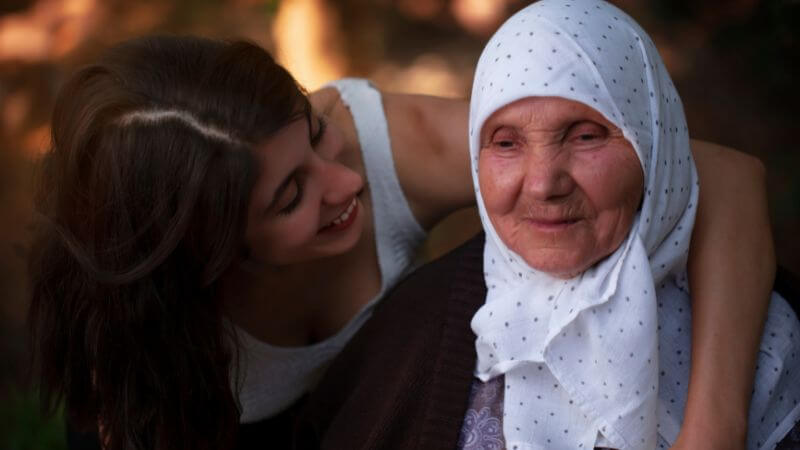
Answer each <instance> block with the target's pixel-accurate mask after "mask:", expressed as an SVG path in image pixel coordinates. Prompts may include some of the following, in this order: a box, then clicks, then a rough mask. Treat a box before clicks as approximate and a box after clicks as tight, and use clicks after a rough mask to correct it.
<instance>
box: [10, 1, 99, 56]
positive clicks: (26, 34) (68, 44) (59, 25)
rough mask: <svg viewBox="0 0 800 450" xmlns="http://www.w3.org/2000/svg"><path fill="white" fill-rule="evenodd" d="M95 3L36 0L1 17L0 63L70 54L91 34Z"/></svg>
mask: <svg viewBox="0 0 800 450" xmlns="http://www.w3.org/2000/svg"><path fill="white" fill-rule="evenodd" d="M96 3H97V2H96V0H39V1H37V2H35V3H34V4H33V6H31V8H30V9H28V10H27V11H25V12H22V13H17V14H10V15H7V16H5V17H0V61H3V60H21V61H26V62H37V61H43V60H46V59H50V58H53V57H61V56H63V55H65V54H66V53H69V52H70V51H72V50H73V49H75V47H77V45H78V44H80V42H81V41H82V40H83V39H84V38H85V37H86V36H88V35H89V34H90V33H91V32H92V31H94V23H95V21H94V18H95V12H96V11H97V10H98V5H97V4H96Z"/></svg>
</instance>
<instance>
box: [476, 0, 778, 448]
mask: <svg viewBox="0 0 800 450" xmlns="http://www.w3.org/2000/svg"><path fill="white" fill-rule="evenodd" d="M532 96H551V97H552V96H555V97H562V98H566V99H569V100H574V101H577V102H580V103H583V104H586V105H588V106H590V107H592V108H594V109H595V110H597V111H599V112H600V113H601V114H603V115H604V116H605V117H606V119H608V120H609V121H610V122H612V123H614V124H615V125H616V126H618V127H619V128H620V129H621V130H622V132H623V134H624V136H625V138H626V139H627V140H628V141H629V142H630V143H631V144H632V145H633V147H634V149H635V150H636V153H637V156H638V157H639V160H640V162H641V164H642V168H643V171H644V175H645V186H644V190H645V192H643V200H642V205H641V209H640V211H639V213H638V215H637V218H636V220H635V222H634V224H633V226H632V229H631V231H630V233H629V235H628V238H627V240H626V241H625V242H624V243H623V244H622V245H621V246H620V247H619V248H618V249H617V250H616V251H615V252H614V253H613V254H612V255H610V256H609V257H608V258H606V259H604V260H603V261H601V262H599V263H598V264H596V265H595V266H594V267H592V268H590V269H589V270H587V271H586V272H584V273H583V274H581V275H580V276H578V277H576V278H574V279H571V280H559V279H555V278H553V277H550V276H548V275H547V274H545V273H541V272H537V271H535V270H533V269H531V268H530V267H529V266H528V265H527V264H526V263H525V261H524V260H523V259H522V258H520V257H519V256H518V255H517V254H516V253H515V252H514V251H512V250H511V249H509V248H507V247H506V245H505V244H504V243H503V242H502V240H501V239H500V238H499V236H498V235H497V233H496V231H495V230H494V228H493V226H492V223H491V221H490V220H489V218H488V217H487V214H486V209H485V207H484V203H483V199H482V197H481V193H480V188H479V184H478V177H477V174H478V170H479V167H478V152H479V151H480V133H481V127H482V126H483V124H484V122H485V121H486V120H487V118H489V117H490V116H491V115H492V114H493V113H494V112H495V111H497V110H498V109H500V108H502V107H503V106H505V105H508V104H510V103H512V102H514V101H516V100H519V99H522V98H526V97H532ZM469 142H470V157H471V162H472V169H473V181H474V185H475V191H476V195H477V202H478V209H479V212H480V215H481V221H482V223H483V226H484V229H485V231H486V236H487V239H486V247H485V249H484V271H485V280H486V286H487V292H488V293H487V298H486V303H485V304H484V306H483V307H481V308H480V309H479V310H478V311H477V312H476V314H475V316H474V317H473V321H472V328H473V330H474V331H475V333H476V335H477V338H476V350H477V354H478V361H477V367H476V376H478V377H479V378H480V379H481V380H484V381H485V380H488V379H491V378H494V377H495V376H498V375H501V374H502V375H504V377H505V383H506V386H505V389H506V390H505V402H504V418H503V432H504V436H505V439H506V444H507V446H508V448H514V447H515V446H516V447H517V448H520V449H522V448H542V447H543V448H592V447H594V446H595V445H606V446H609V447H615V448H653V447H655V446H656V445H657V444H658V443H659V441H658V436H659V435H660V436H662V437H663V438H665V439H666V441H667V442H669V443H672V442H673V441H674V439H675V438H676V436H677V433H678V430H679V427H680V423H681V420H682V414H683V407H684V405H685V401H686V385H687V384H688V382H686V380H688V368H689V361H690V359H689V354H688V353H689V352H688V350H689V348H690V344H689V335H688V331H689V328H690V326H691V320H690V316H689V312H688V310H689V306H690V303H689V297H688V286H687V283H686V272H685V271H686V260H687V253H688V248H689V238H690V236H691V230H692V227H693V224H694V217H695V206H696V204H697V198H698V190H699V187H698V179H697V174H696V171H695V168H694V163H693V161H692V157H691V152H690V148H689V135H688V127H687V125H686V119H685V117H684V114H683V108H682V105H681V101H680V98H679V96H678V94H677V92H676V90H675V87H674V86H673V84H672V81H671V80H670V77H669V75H668V73H667V71H666V69H665V67H664V64H663V62H662V61H661V58H660V57H659V55H658V52H657V50H656V48H655V46H654V44H653V42H652V41H651V39H650V38H649V36H648V35H647V34H646V33H645V32H644V31H643V30H642V29H641V28H640V27H639V26H638V24H636V23H635V22H634V21H633V20H632V19H631V18H630V17H629V16H627V15H626V14H625V13H623V12H622V11H620V10H619V9H617V8H616V7H614V6H612V5H610V4H608V3H606V2H603V1H599V0H542V1H539V2H537V3H534V4H532V5H530V6H528V7H526V8H524V9H523V10H521V11H520V12H518V13H517V14H515V15H514V16H513V17H511V18H510V19H509V20H508V21H507V22H506V23H505V24H503V25H502V27H501V28H500V29H499V30H498V31H497V33H496V34H495V35H494V36H493V37H492V38H491V40H490V41H489V43H488V44H487V46H486V48H485V49H484V51H483V54H482V55H481V58H480V61H479V63H478V66H477V68H476V73H475V80H474V84H473V88H472V98H471V103H470V120H469ZM659 305H665V306H664V307H663V308H659ZM662 309H663V310H665V311H668V312H666V313H662V311H661V310H662ZM662 328H670V329H669V330H662ZM659 346H661V351H659ZM681 380H684V381H683V382H681ZM598 436H600V438H599V439H598ZM761 439H762V442H763V439H765V438H763V436H762V437H761Z"/></svg>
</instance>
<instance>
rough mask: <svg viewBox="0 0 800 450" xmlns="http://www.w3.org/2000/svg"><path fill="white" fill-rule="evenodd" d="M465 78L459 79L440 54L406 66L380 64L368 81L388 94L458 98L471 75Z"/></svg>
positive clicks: (468, 82) (419, 58)
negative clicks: (373, 82) (370, 80)
mask: <svg viewBox="0 0 800 450" xmlns="http://www.w3.org/2000/svg"><path fill="white" fill-rule="evenodd" d="M464 75H465V76H461V77H459V76H458V75H457V74H456V73H455V71H454V70H453V68H452V67H450V66H449V65H448V63H447V60H445V59H444V58H443V57H442V56H441V55H438V54H425V55H421V56H420V57H418V58H416V59H415V60H414V62H412V63H411V65H410V66H408V67H403V68H401V67H397V66H396V65H394V64H391V63H383V64H382V65H380V67H379V68H378V70H377V71H375V72H374V73H372V74H370V78H371V79H373V80H375V82H376V83H377V84H378V85H379V86H381V87H382V88H384V89H386V90H387V91H394V92H413V93H417V94H428V95H440V96H444V97H459V98H461V97H464V95H465V94H466V93H468V92H469V84H470V82H471V80H472V73H471V72H470V73H469V74H464Z"/></svg>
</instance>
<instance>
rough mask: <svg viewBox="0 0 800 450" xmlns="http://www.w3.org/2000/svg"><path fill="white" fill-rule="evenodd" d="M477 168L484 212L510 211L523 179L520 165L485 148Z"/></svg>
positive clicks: (514, 203)
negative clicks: (484, 207)
mask: <svg viewBox="0 0 800 450" xmlns="http://www.w3.org/2000/svg"><path fill="white" fill-rule="evenodd" d="M478 169H479V171H478V184H479V185H480V190H481V197H482V198H483V203H484V205H485V206H486V212H487V213H488V214H489V215H490V216H497V215H504V214H509V213H511V212H512V211H513V210H514V208H515V206H516V204H517V200H518V196H519V191H520V185H521V183H522V180H523V176H522V175H523V174H522V166H521V165H520V164H518V163H515V161H513V160H509V159H507V158H503V157H498V156H496V155H492V154H491V152H490V151H488V150H487V151H486V152H481V155H480V160H479V162H478Z"/></svg>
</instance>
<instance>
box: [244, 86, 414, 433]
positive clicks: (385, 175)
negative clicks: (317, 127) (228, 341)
mask: <svg viewBox="0 0 800 450" xmlns="http://www.w3.org/2000/svg"><path fill="white" fill-rule="evenodd" d="M330 86H332V87H335V88H336V89H337V90H338V91H339V94H340V96H341V98H342V101H343V102H344V104H345V105H346V106H347V107H348V109H349V110H350V113H351V114H352V116H353V121H354V123H355V127H356V132H357V133H358V140H359V143H360V145H361V152H362V154H363V159H364V166H365V170H366V176H367V179H368V180H369V186H370V196H371V199H372V206H373V211H372V213H373V220H374V222H375V243H376V246H377V253H378V264H379V266H380V271H381V289H380V292H378V294H377V295H376V296H375V297H374V298H373V299H372V300H370V301H369V302H368V303H367V304H366V305H364V307H363V308H362V309H361V310H360V311H359V312H358V313H357V314H356V315H355V317H353V318H352V319H350V321H349V322H348V323H347V325H345V326H344V328H342V329H341V330H340V331H339V332H338V333H336V334H334V335H333V336H331V337H329V338H327V339H325V340H323V341H320V342H317V343H315V344H313V345H309V346H305V347H277V346H274V345H270V344H267V343H266V342H263V341H260V340H258V339H256V338H255V337H253V336H251V335H250V334H248V333H247V332H245V331H244V330H242V329H240V328H238V327H237V328H236V330H237V332H238V334H239V338H240V342H241V344H242V348H241V358H240V376H239V389H240V391H239V402H240V404H241V408H242V414H241V417H240V421H241V422H242V423H252V422H257V421H259V420H263V419H265V418H268V417H271V416H274V415H276V414H278V413H279V412H281V411H283V410H284V409H286V408H288V407H289V406H291V405H292V404H293V403H294V402H296V401H297V400H298V399H299V398H300V397H301V396H302V395H303V394H305V393H306V392H307V391H308V390H309V389H310V388H311V387H313V386H314V385H315V384H316V383H317V381H318V380H319V379H320V378H321V376H322V374H323V372H324V371H325V369H326V368H327V367H328V365H329V364H330V362H331V361H332V360H333V358H334V357H335V356H336V355H337V354H339V352H340V351H341V350H342V348H344V346H345V344H347V342H348V341H349V340H350V338H352V337H353V335H354V334H355V333H356V331H358V329H359V328H361V326H362V325H363V324H364V322H366V320H367V319H368V318H369V317H370V315H371V314H372V308H373V306H374V305H375V303H377V301H378V300H380V299H381V298H382V297H383V296H384V294H385V293H386V292H387V291H388V290H389V289H391V287H392V286H394V284H395V283H396V282H397V281H398V280H399V279H400V277H401V276H402V275H403V274H404V273H405V272H406V271H407V270H408V269H409V267H410V266H411V264H412V262H413V260H414V253H415V250H416V248H417V247H418V245H419V244H420V243H421V242H422V240H423V239H424V238H425V230H424V229H423V228H422V227H421V226H420V225H419V223H418V222H417V221H416V219H415V218H414V216H413V214H412V213H411V209H410V208H409V206H408V202H407V201H406V198H405V196H404V195H403V191H402V189H401V187H400V183H399V181H398V179H397V172H396V171H395V167H394V160H393V158H392V148H391V143H390V141H389V131H388V127H387V123H386V115H385V113H384V111H383V103H382V101H381V95H380V92H379V91H378V90H377V89H376V88H375V87H374V86H373V85H372V84H370V83H369V82H368V81H367V80H362V79H352V78H350V79H342V80H338V81H334V82H332V83H330ZM233 379H234V380H236V378H235V374H234V375H233Z"/></svg>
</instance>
